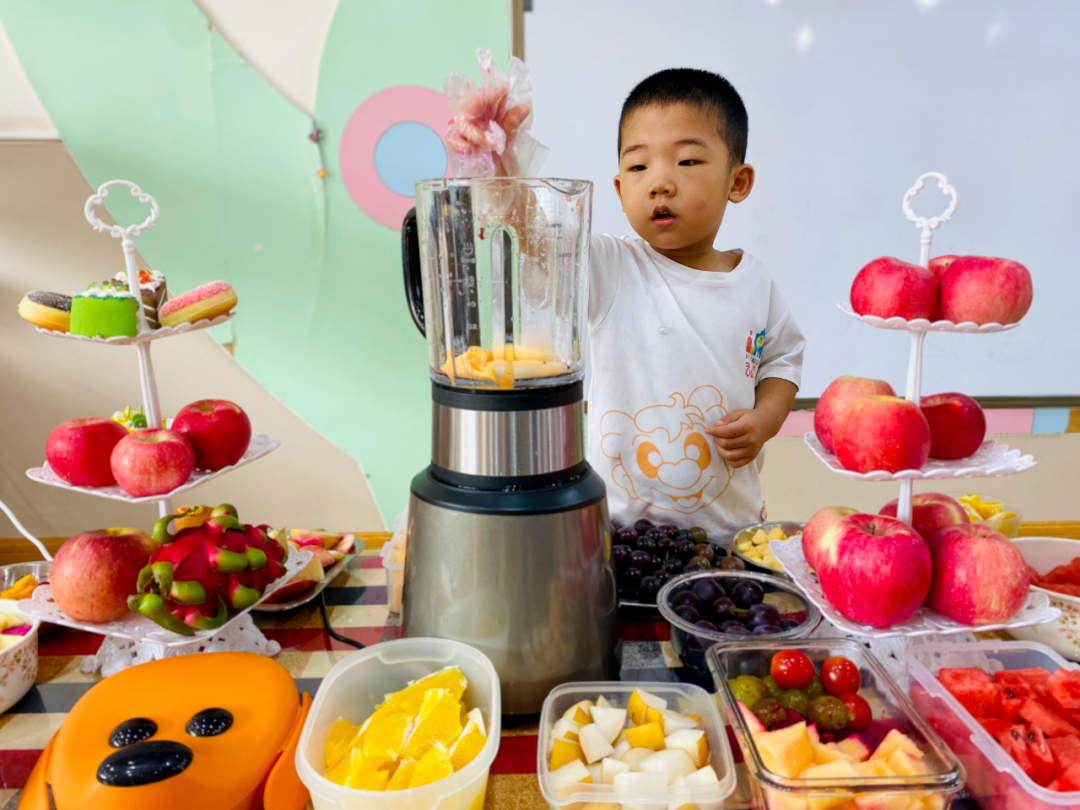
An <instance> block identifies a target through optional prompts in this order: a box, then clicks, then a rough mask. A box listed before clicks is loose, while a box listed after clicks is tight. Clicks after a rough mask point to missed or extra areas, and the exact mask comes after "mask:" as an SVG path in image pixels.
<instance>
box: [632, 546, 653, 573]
mask: <svg viewBox="0 0 1080 810" xmlns="http://www.w3.org/2000/svg"><path fill="white" fill-rule="evenodd" d="M630 565H632V566H634V568H637V569H638V570H640V571H642V572H649V571H652V555H651V554H650V553H649V552H647V551H642V550H641V549H638V550H637V551H631V552H630Z"/></svg>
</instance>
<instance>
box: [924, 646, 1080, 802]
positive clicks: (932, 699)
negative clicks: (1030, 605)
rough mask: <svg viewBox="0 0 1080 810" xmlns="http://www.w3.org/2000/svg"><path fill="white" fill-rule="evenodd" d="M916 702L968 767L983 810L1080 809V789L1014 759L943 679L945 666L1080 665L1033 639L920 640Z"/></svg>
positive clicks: (970, 789) (989, 669)
mask: <svg viewBox="0 0 1080 810" xmlns="http://www.w3.org/2000/svg"><path fill="white" fill-rule="evenodd" d="M907 662H908V672H909V673H910V675H911V701H912V703H914V704H915V707H916V708H917V709H918V710H919V712H920V713H921V714H922V715H923V716H924V717H925V718H926V719H927V720H928V721H929V722H930V725H932V726H933V727H934V730H935V731H937V733H938V734H940V735H941V737H942V739H944V740H945V742H946V743H947V744H948V745H949V746H950V747H951V748H952V749H953V751H955V752H956V755H957V756H958V757H959V758H960V761H961V762H962V763H963V764H964V767H965V768H967V772H968V785H967V789H968V792H969V793H970V794H971V797H972V798H973V799H975V800H976V801H978V803H979V805H980V806H981V807H982V808H983V810H1067V809H1069V810H1080V791H1074V792H1070V793H1063V792H1058V791H1056V790H1048V789H1047V788H1044V787H1040V786H1039V785H1037V784H1035V782H1033V781H1032V780H1031V778H1030V777H1029V776H1028V775H1027V774H1025V773H1024V772H1023V771H1022V770H1021V769H1020V766H1019V765H1017V764H1016V762H1014V761H1013V758H1012V757H1010V756H1009V755H1008V754H1007V753H1006V752H1005V750H1004V749H1003V748H1002V747H1001V746H1000V745H998V743H997V740H995V739H994V738H993V737H991V736H990V733H989V732H988V731H986V729H984V728H983V727H982V725H981V724H980V723H979V721H978V720H976V719H975V718H974V717H972V716H971V713H970V712H968V710H967V709H965V708H964V707H963V706H961V705H960V702H959V701H958V700H957V699H956V698H954V697H953V696H952V695H951V694H950V693H949V690H948V689H946V688H945V687H944V686H943V685H942V683H941V681H939V680H938V679H937V673H938V671H939V670H941V669H944V668H945V667H979V668H980V669H983V670H985V671H986V672H988V673H989V674H990V675H991V676H993V674H994V673H995V672H997V671H998V670H1009V669H1027V668H1028V667H1042V668H1043V669H1045V670H1047V671H1048V672H1051V673H1053V672H1054V671H1056V670H1058V669H1063V668H1064V669H1078V667H1077V666H1076V664H1072V663H1070V662H1068V661H1066V660H1065V659H1064V658H1062V657H1061V656H1060V655H1058V654H1057V653H1056V652H1054V651H1053V650H1051V649H1050V648H1049V647H1045V646H1043V645H1042V644H1036V643H1035V642H1032V641H997V640H993V641H980V642H978V643H974V644H963V643H960V644H958V643H945V642H941V643H934V644H920V645H917V646H914V647H912V648H911V649H910V650H908V653H907Z"/></svg>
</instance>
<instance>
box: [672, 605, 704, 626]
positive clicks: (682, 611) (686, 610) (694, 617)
mask: <svg viewBox="0 0 1080 810" xmlns="http://www.w3.org/2000/svg"><path fill="white" fill-rule="evenodd" d="M675 615H676V616H678V617H679V618H680V619H682V620H684V621H688V622H690V624H697V623H698V622H699V621H701V614H700V613H699V612H698V609H697V608H696V607H691V606H690V605H679V606H678V607H677V608H675Z"/></svg>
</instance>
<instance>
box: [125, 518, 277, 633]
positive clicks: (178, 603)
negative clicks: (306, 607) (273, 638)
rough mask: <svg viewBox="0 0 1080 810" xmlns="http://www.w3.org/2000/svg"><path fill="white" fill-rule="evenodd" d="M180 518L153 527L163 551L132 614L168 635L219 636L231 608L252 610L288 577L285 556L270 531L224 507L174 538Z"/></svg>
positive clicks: (141, 583)
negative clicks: (206, 633) (201, 632)
mask: <svg viewBox="0 0 1080 810" xmlns="http://www.w3.org/2000/svg"><path fill="white" fill-rule="evenodd" d="M177 517H178V516H177V515H168V516H166V517H163V518H162V519H161V520H159V521H158V522H157V524H156V525H155V526H154V539H156V540H157V541H158V542H159V543H162V547H161V548H160V549H158V550H157V551H155V552H154V553H153V554H152V555H151V556H150V562H149V563H148V564H147V565H146V567H145V568H143V569H142V571H140V572H139V578H138V582H137V583H136V587H137V589H138V593H137V594H134V595H132V596H130V597H129V598H128V607H129V608H130V609H131V610H134V611H137V612H139V613H141V614H143V615H144V616H146V617H147V618H149V619H152V620H153V621H155V622H157V623H158V624H160V625H161V626H162V627H164V628H165V629H167V630H172V631H173V632H176V633H180V634H182V635H187V636H190V635H194V633H195V631H196V630H215V629H217V628H218V627H221V626H222V625H223V624H225V621H226V620H227V619H228V616H229V608H230V607H231V608H233V609H235V610H244V609H246V608H249V607H251V606H252V605H254V604H255V603H256V602H257V601H258V600H259V598H260V597H261V596H262V594H263V591H264V590H265V589H266V586H267V585H269V584H270V583H271V582H273V581H274V580H276V579H278V578H279V577H280V576H282V575H283V574H284V573H285V566H284V564H283V563H284V559H285V551H284V550H283V549H282V548H281V546H280V545H279V544H278V543H276V542H274V541H273V540H269V539H268V538H267V535H266V528H267V527H258V526H251V525H246V524H242V523H240V521H239V519H238V517H237V514H236V509H235V508H234V507H231V506H229V505H228V504H223V505H222V506H219V507H218V508H217V509H214V510H213V512H212V514H211V516H210V517H209V518H208V519H207V520H206V521H205V522H203V523H201V524H198V525H192V526H189V527H188V528H185V529H182V530H180V531H179V532H177V533H176V534H175V535H173V534H170V533H169V523H170V522H171V521H173V520H175V519H177ZM180 517H182V516H180Z"/></svg>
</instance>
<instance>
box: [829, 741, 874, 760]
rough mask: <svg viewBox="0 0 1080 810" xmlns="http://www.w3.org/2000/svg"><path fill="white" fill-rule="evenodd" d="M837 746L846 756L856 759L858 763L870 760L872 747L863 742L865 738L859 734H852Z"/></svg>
mask: <svg viewBox="0 0 1080 810" xmlns="http://www.w3.org/2000/svg"><path fill="white" fill-rule="evenodd" d="M836 745H837V747H838V748H839V749H840V750H841V751H843V752H844V753H845V754H849V755H851V756H852V757H854V758H855V761H856V762H862V761H864V760H867V759H869V758H870V747H869V746H868V745H867V744H866V743H865V742H863V738H862V737H860V736H859V735H858V734H852V735H851V736H850V737H847V738H845V739H843V740H841V741H840V742H838V743H837V744H836Z"/></svg>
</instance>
